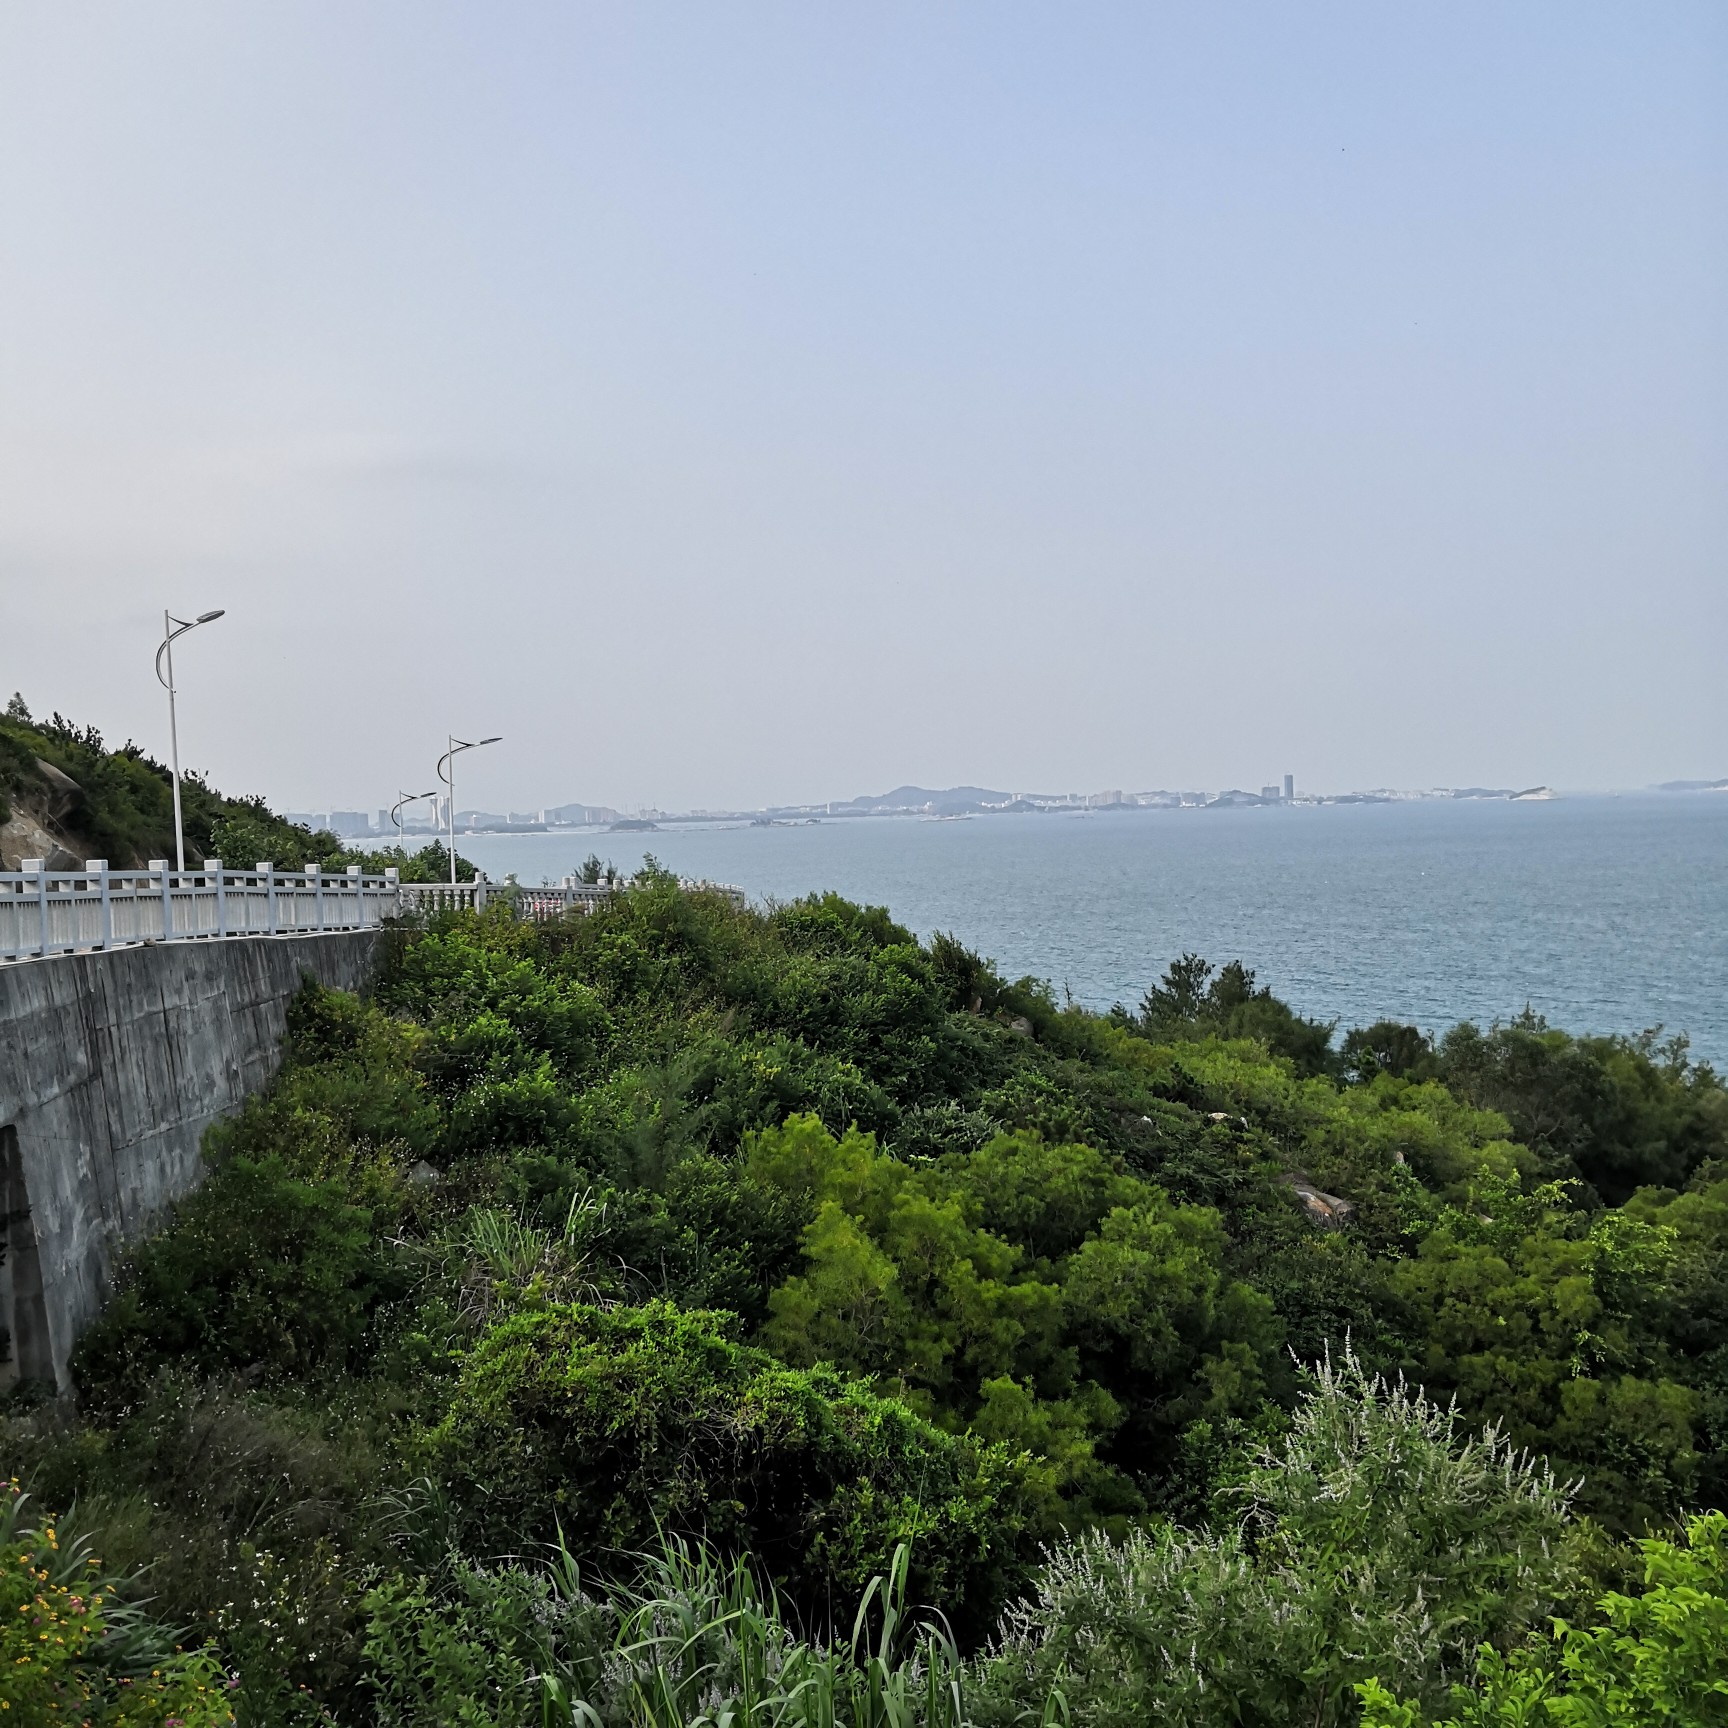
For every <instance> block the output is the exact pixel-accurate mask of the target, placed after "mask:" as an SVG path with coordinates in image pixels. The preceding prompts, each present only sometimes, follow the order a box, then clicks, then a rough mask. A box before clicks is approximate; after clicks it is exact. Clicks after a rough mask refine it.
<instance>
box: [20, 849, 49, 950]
mask: <svg viewBox="0 0 1728 1728" xmlns="http://www.w3.org/2000/svg"><path fill="white" fill-rule="evenodd" d="M18 868H19V869H20V870H22V871H23V872H24V874H25V875H26V876H34V877H35V878H36V916H37V918H38V920H39V922H38V924H37V926H36V952H37V953H38V954H46V953H47V952H48V869H47V864H46V862H45V861H44V860H43V859H41V858H26V859H24V860H23V861H22V862H21V863H20V864H19V866H18Z"/></svg>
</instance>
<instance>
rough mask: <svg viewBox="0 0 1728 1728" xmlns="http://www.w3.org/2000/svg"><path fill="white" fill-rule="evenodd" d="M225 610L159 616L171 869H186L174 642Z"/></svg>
mask: <svg viewBox="0 0 1728 1728" xmlns="http://www.w3.org/2000/svg"><path fill="white" fill-rule="evenodd" d="M224 610H225V608H223V607H221V606H218V607H217V608H216V610H215V611H214V612H201V613H200V614H199V615H198V616H197V617H196V618H176V617H175V616H174V614H173V613H172V612H168V611H164V612H163V614H162V646H161V647H160V648H158V649H157V650H156V681H157V683H159V684H160V685H161V686H162V688H163V689H164V690H166V691H167V692H168V752H169V756H170V758H171V759H172V762H173V766H174V868H175V869H176V870H177V871H184V870H185V868H186V835H185V832H184V830H183V829H182V828H181V826H180V728H179V725H178V723H177V722H176V720H175V717H174V638H175V637H176V636H184V635H185V634H186V632H187V631H188V630H196V629H197V628H198V626H199V625H200V624H209V623H212V622H214V620H216V619H218V618H220V617H221V616H222V613H223V611H224ZM164 654H166V655H167V656H168V676H167V677H166V678H164V677H163V676H162V656H163V655H164Z"/></svg>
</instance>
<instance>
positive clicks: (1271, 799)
mask: <svg viewBox="0 0 1728 1728" xmlns="http://www.w3.org/2000/svg"><path fill="white" fill-rule="evenodd" d="M1260 796H1261V797H1262V798H1264V799H1265V800H1266V802H1267V803H1268V804H1276V803H1277V802H1278V788H1277V787H1276V786H1262V787H1261V788H1260Z"/></svg>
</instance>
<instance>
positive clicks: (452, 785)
mask: <svg viewBox="0 0 1728 1728" xmlns="http://www.w3.org/2000/svg"><path fill="white" fill-rule="evenodd" d="M503 742H504V738H503V734H502V733H500V734H499V735H498V737H496V738H478V739H476V740H475V741H474V742H473V743H472V744H466V743H464V742H463V741H462V740H461V739H460V738H454V737H453V738H451V740H450V748H449V749H448V750H446V751H445V752H444V754H443V755H442V756H440V757H439V758H438V778H439V779H440V780H442V781H443V782H444V784H445V785H446V786H447V787H448V788H449V791H450V811H449V815H450V886H451V887H452V888H454V887H455V886H456V758H457V757H458V756H460V755H461V754H462V752H463V751H464V750H478V749H479V748H480V746H481V745H482V744H502V743H503ZM446 769H448V772H446Z"/></svg>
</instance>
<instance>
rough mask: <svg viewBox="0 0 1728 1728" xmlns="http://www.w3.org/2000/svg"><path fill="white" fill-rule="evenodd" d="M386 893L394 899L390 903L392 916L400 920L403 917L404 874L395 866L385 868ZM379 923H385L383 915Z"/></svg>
mask: <svg viewBox="0 0 1728 1728" xmlns="http://www.w3.org/2000/svg"><path fill="white" fill-rule="evenodd" d="M384 892H385V893H386V894H389V895H391V896H392V897H393V898H392V900H391V903H390V916H391V917H392V918H400V917H401V916H402V872H401V871H400V870H398V869H397V868H396V866H395V865H394V864H391V865H388V866H387V867H386V868H385V871H384ZM378 922H379V923H380V924H382V923H383V922H384V919H383V916H382V914H380V916H379V919H378Z"/></svg>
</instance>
